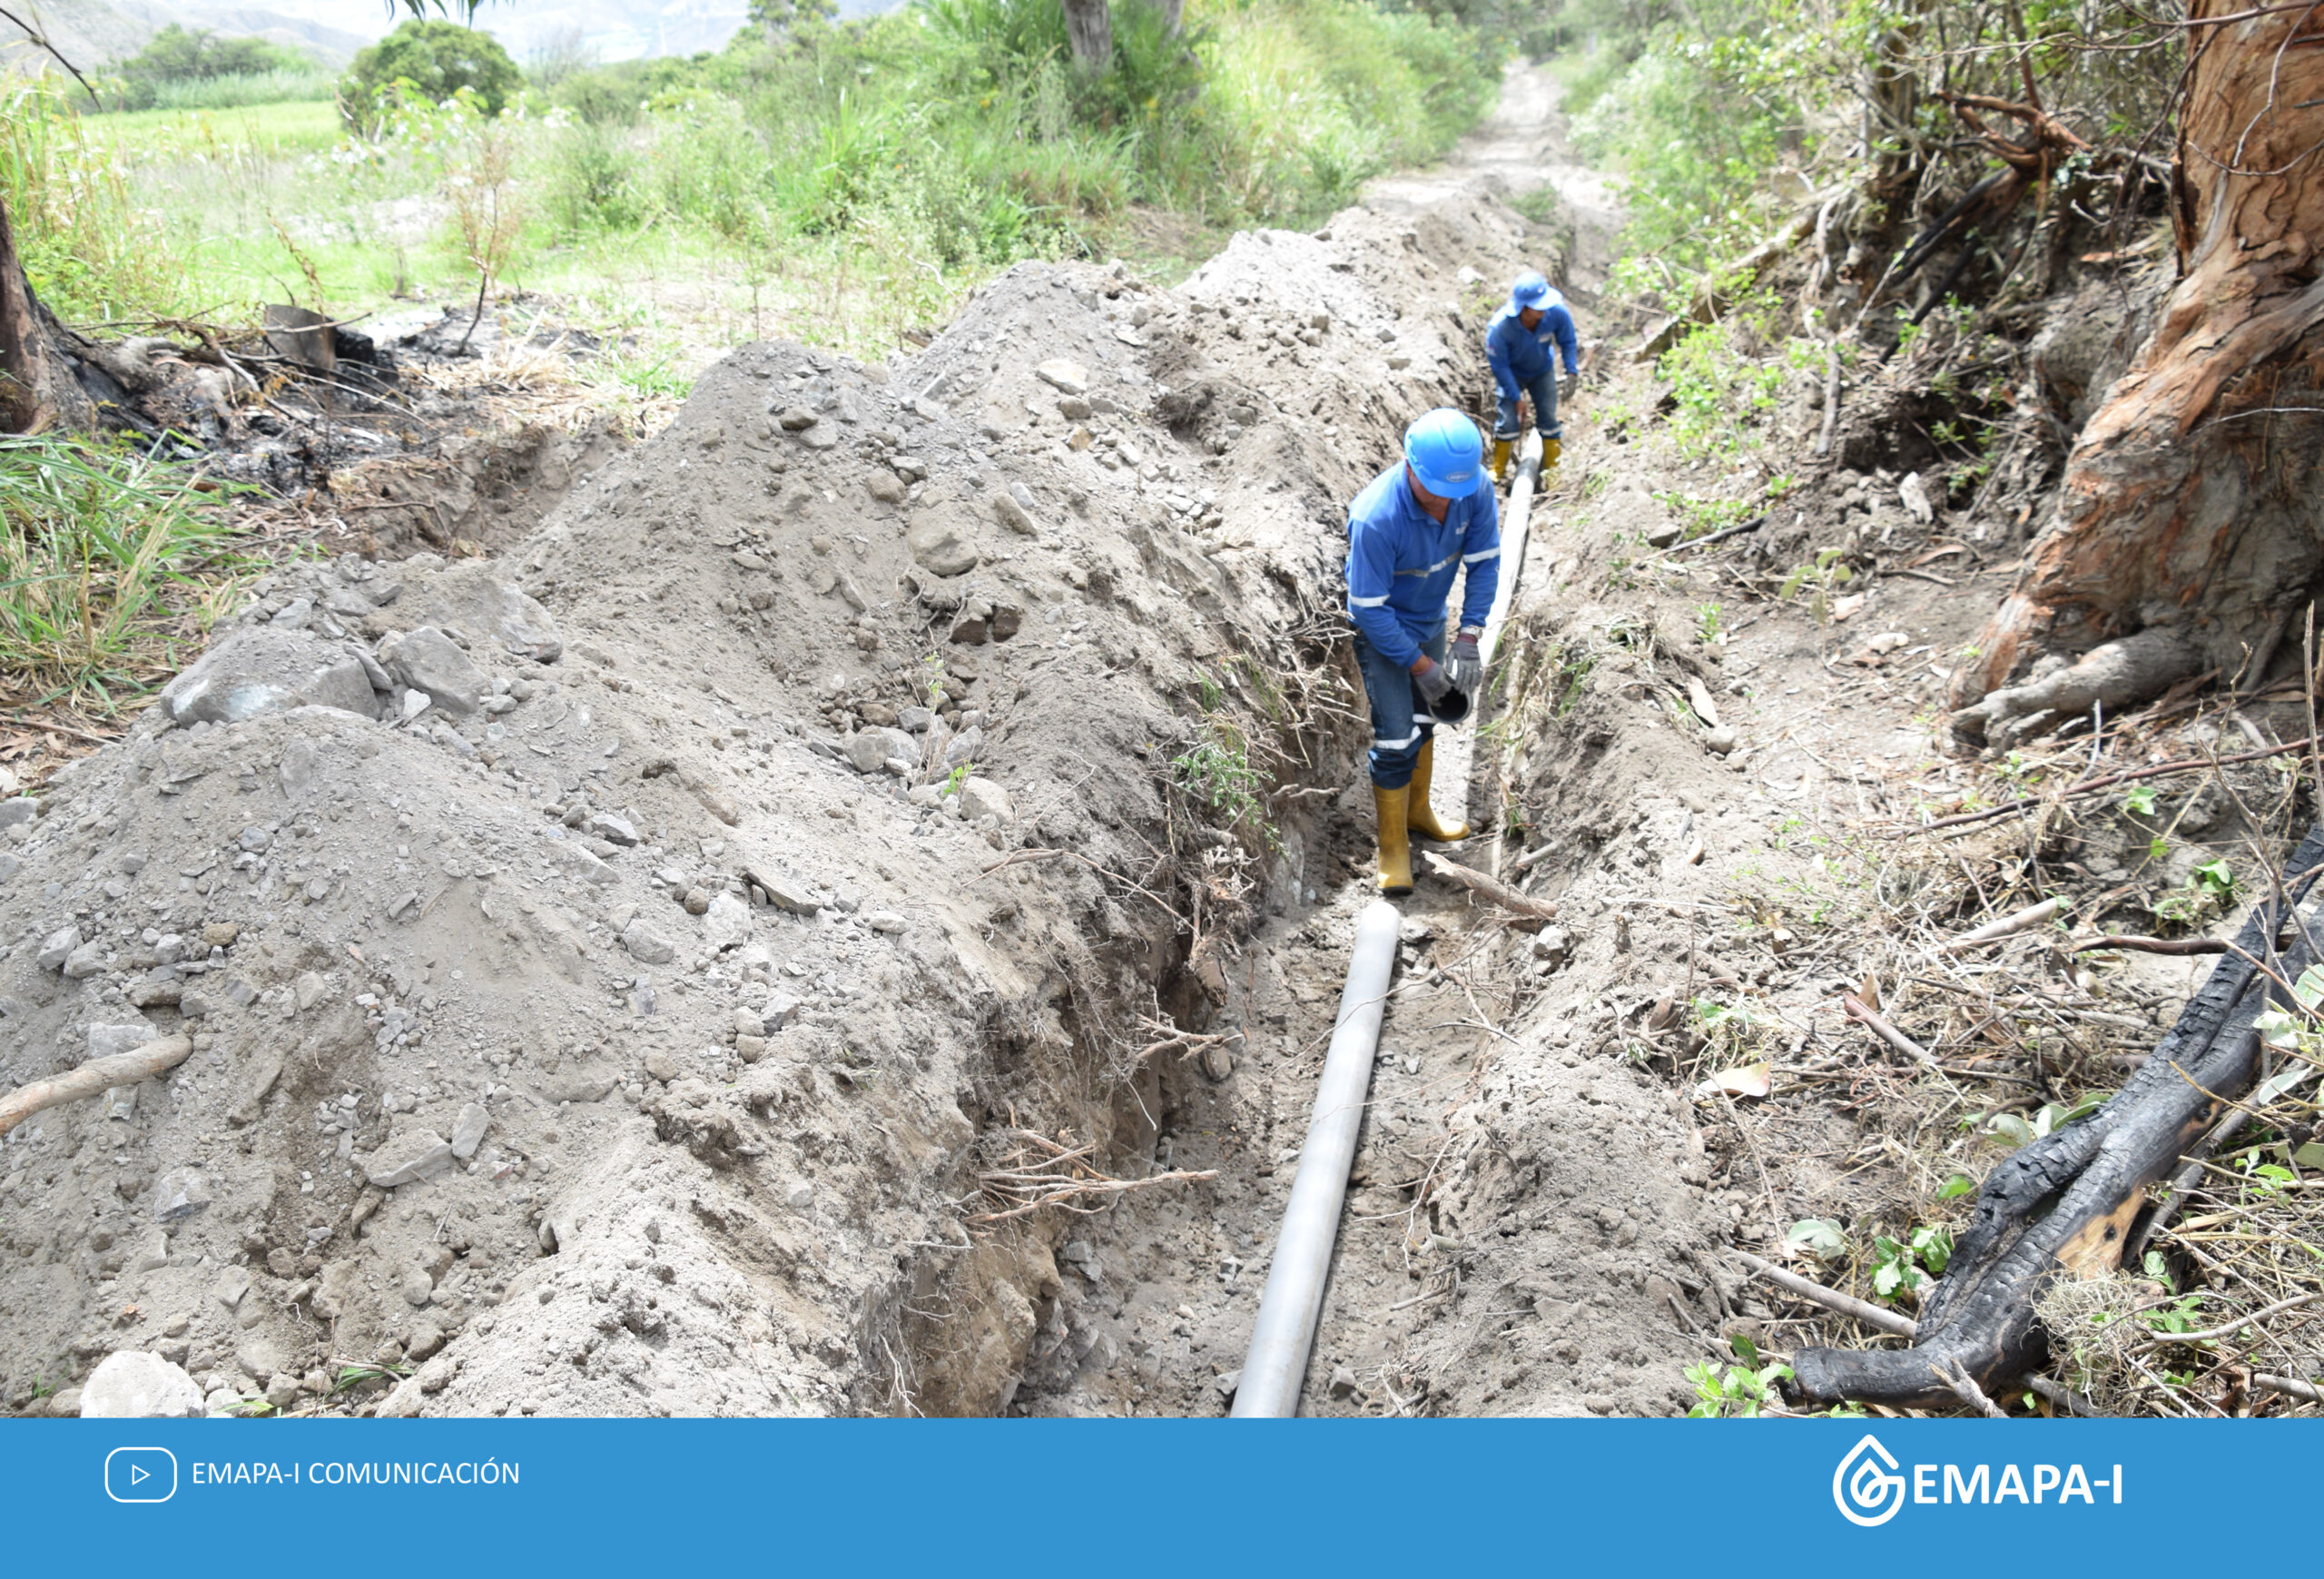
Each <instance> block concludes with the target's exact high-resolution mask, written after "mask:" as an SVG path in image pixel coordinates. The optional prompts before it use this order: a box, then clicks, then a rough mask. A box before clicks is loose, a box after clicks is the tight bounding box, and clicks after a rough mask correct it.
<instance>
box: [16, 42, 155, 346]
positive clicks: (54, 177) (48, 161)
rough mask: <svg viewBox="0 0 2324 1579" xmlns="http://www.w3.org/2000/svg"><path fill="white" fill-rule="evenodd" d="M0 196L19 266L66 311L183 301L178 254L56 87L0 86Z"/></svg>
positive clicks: (126, 310)
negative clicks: (3, 202) (18, 258)
mask: <svg viewBox="0 0 2324 1579" xmlns="http://www.w3.org/2000/svg"><path fill="white" fill-rule="evenodd" d="M0 197H5V199H6V201H7V204H8V212H9V215H10V218H11V221H12V222H13V226H14V229H15V235H16V248H17V251H18V252H19V253H20V254H21V255H22V257H23V259H24V265H25V273H26V275H27V276H29V277H30V278H31V280H32V281H33V285H34V289H35V290H36V291H39V292H40V294H41V296H42V299H43V300H44V301H46V302H47V303H48V306H49V309H50V311H54V312H55V313H57V314H58V315H59V316H61V317H64V318H66V319H104V318H114V317H121V316H125V315H135V314H140V313H152V314H168V313H174V312H177V311H181V310H182V308H183V307H184V305H185V300H184V298H185V291H186V286H187V276H186V271H185V267H184V260H183V257H182V254H181V253H179V252H177V251H176V249H174V248H172V246H170V245H169V244H168V238H167V235H166V233H165V230H164V227H163V226H162V224H161V223H160V222H159V221H158V218H157V216H156V215H155V213H154V212H153V211H152V210H151V209H150V208H148V207H146V206H144V205H143V204H142V203H140V202H138V201H137V200H136V198H135V197H133V194H132V192H131V187H130V183H129V182H128V180H127V179H126V177H125V175H124V173H123V168H122V165H121V162H120V160H119V159H118V158H117V157H116V155H115V153H114V150H113V147H112V146H111V145H110V144H108V143H103V142H102V141H98V140H94V139H92V138H90V137H89V136H88V135H87V132H86V128H85V124H84V122H83V121H82V119H81V117H80V116H79V115H78V114H76V113H74V112H73V111H72V110H71V109H69V108H68V107H67V106H66V104H65V103H64V93H63V91H62V90H61V89H59V88H57V87H54V86H53V85H51V84H49V83H48V82H47V81H45V80H44V79H38V78H35V79H31V80H25V79H21V78H20V79H17V80H16V81H15V83H13V84H9V85H8V86H7V87H6V88H5V90H0Z"/></svg>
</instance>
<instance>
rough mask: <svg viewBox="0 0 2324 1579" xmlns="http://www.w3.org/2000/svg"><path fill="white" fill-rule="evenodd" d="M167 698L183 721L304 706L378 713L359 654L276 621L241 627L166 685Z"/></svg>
mask: <svg viewBox="0 0 2324 1579" xmlns="http://www.w3.org/2000/svg"><path fill="white" fill-rule="evenodd" d="M161 701H162V711H163V712H164V714H165V715H167V716H168V717H169V718H170V720H171V721H172V723H175V724H180V725H191V724H238V723H240V722H241V721H242V720H243V719H245V718H256V717H259V716H261V715H264V714H268V713H286V712H289V711H290V710H291V708H293V707H301V706H320V707H334V708H337V709H339V710H340V711H341V712H347V713H354V714H357V715H360V716H362V717H366V718H376V717H377V716H379V704H378V702H377V700H376V699H375V697H374V696H373V694H372V689H371V685H370V681H369V677H368V676H367V675H366V674H365V672H364V669H363V666H362V664H361V663H360V662H359V660H357V659H355V658H353V657H351V656H349V654H348V653H347V651H346V649H345V648H343V647H340V646H336V645H334V644H332V643H330V642H327V641H324V640H323V639H322V638H321V637H315V636H310V635H309V634H308V633H306V632H305V631H299V630H289V629H285V628H282V627H276V626H259V627H253V628H251V629H247V630H240V631H236V632H235V633H234V634H233V635H232V636H230V637H227V638H226V639H225V640H224V641H222V642H220V643H219V644H218V645H216V646H213V647H212V648H211V649H210V650H209V651H208V652H206V653H204V654H203V655H202V657H201V658H200V659H199V660H198V661H197V662H195V663H194V664H193V665H192V667H190V668H188V669H186V670H185V671H184V672H183V673H182V674H180V675H179V676H178V677H177V678H176V679H174V680H172V681H171V682H170V683H169V685H168V686H165V687H163V689H162V697H161Z"/></svg>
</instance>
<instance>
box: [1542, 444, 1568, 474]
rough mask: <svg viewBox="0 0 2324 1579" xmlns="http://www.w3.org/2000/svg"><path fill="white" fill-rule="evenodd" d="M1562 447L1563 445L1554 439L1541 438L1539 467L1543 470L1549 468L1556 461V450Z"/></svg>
mask: <svg viewBox="0 0 2324 1579" xmlns="http://www.w3.org/2000/svg"><path fill="white" fill-rule="evenodd" d="M1563 448H1564V446H1562V445H1561V444H1560V443H1559V442H1558V441H1557V440H1556V439H1542V440H1541V469H1542V470H1543V471H1547V470H1549V469H1550V468H1551V467H1552V466H1555V465H1556V464H1557V463H1558V451H1559V450H1561V449H1563Z"/></svg>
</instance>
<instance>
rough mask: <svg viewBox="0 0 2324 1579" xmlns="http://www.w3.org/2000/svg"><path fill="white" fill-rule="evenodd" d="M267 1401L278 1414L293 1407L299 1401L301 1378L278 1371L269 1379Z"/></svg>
mask: <svg viewBox="0 0 2324 1579" xmlns="http://www.w3.org/2000/svg"><path fill="white" fill-rule="evenodd" d="M266 1401H267V1402H268V1403H269V1404H270V1405H271V1406H273V1407H274V1408H275V1410H276V1411H277V1412H280V1411H281V1410H284V1409H288V1408H290V1407H291V1406H293V1405H295V1404H297V1403H298V1401H299V1378H298V1377H294V1376H292V1375H291V1373H290V1372H289V1371H277V1372H275V1373H274V1375H273V1376H271V1377H268V1378H267V1383H266Z"/></svg>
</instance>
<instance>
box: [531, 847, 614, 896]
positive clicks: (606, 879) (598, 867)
mask: <svg viewBox="0 0 2324 1579" xmlns="http://www.w3.org/2000/svg"><path fill="white" fill-rule="evenodd" d="M549 855H550V857H551V858H552V859H553V860H555V861H556V864H558V865H560V866H562V867H564V868H565V869H566V871H567V872H569V873H572V874H573V875H574V876H576V877H581V878H586V880H587V881H589V882H591V883H597V884H599V885H600V886H602V885H604V884H606V883H611V882H613V881H615V879H616V878H618V877H619V876H620V875H621V873H618V872H615V870H614V869H613V868H612V867H610V866H608V865H606V864H605V863H604V862H603V861H600V860H598V859H597V858H596V856H595V855H593V854H590V853H589V852H588V851H586V850H584V849H583V848H582V847H581V846H580V845H578V844H575V843H574V842H573V841H572V840H570V839H559V840H557V841H556V843H555V844H551V845H550V846H549Z"/></svg>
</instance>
